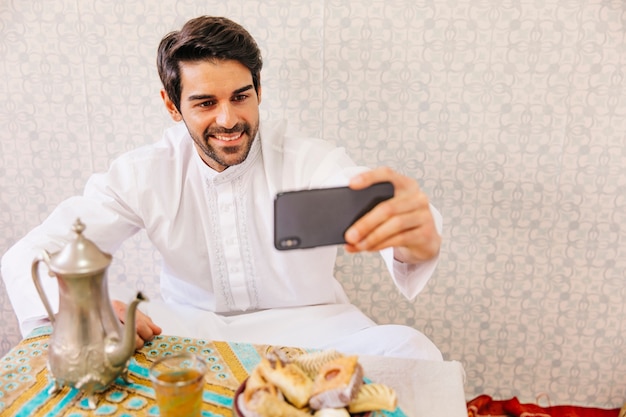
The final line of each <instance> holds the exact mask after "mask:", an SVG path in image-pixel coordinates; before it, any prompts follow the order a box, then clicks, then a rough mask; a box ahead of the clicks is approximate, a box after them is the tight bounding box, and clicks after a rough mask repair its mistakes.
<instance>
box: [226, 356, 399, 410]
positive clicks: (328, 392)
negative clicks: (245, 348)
mask: <svg viewBox="0 0 626 417" xmlns="http://www.w3.org/2000/svg"><path fill="white" fill-rule="evenodd" d="M397 402H398V400H397V395H396V392H395V391H394V390H393V389H392V388H390V387H388V386H386V385H384V384H378V383H367V382H366V381H365V380H364V379H363V368H362V367H361V364H360V363H359V361H358V357H357V356H355V355H344V354H342V353H340V352H337V351H335V350H327V351H318V352H313V353H303V354H301V355H297V356H290V357H288V356H285V355H281V354H280V352H279V351H271V352H268V354H267V355H266V356H265V357H263V358H262V359H261V362H260V363H259V364H258V365H257V366H256V367H255V368H254V369H253V370H252V372H251V373H250V375H249V377H248V378H247V379H246V380H245V381H244V382H243V383H242V384H241V386H239V388H238V389H237V391H236V392H235V397H234V400H233V411H234V414H235V416H236V417H270V416H271V417H310V416H315V417H357V416H358V417H367V416H370V415H371V414H372V412H374V411H379V410H385V411H390V412H392V411H394V410H395V409H396V407H397Z"/></svg>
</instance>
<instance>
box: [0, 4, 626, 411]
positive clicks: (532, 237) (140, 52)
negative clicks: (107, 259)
mask: <svg viewBox="0 0 626 417" xmlns="http://www.w3.org/2000/svg"><path fill="white" fill-rule="evenodd" d="M199 14H214V15H226V16H228V17H231V18H233V19H235V20H237V21H239V22H241V23H242V24H243V25H244V26H246V27H247V28H248V29H249V30H250V31H251V32H252V33H253V35H254V36H255V37H256V38H257V39H258V41H259V44H260V46H261V48H262V50H263V53H264V56H265V62H266V66H265V68H264V70H263V74H262V82H263V86H264V91H263V103H262V115H263V117H265V118H272V119H274V118H286V119H288V120H289V121H290V122H291V125H292V127H293V128H294V129H297V130H300V131H302V132H304V133H306V134H309V135H314V136H321V137H324V138H327V139H329V140H333V141H337V142H338V143H340V144H341V145H343V146H345V147H346V148H347V149H348V151H349V153H350V154H351V155H353V156H354V158H355V159H356V160H357V161H358V162H361V163H364V164H367V165H370V166H377V165H390V166H393V167H395V168H396V169H398V170H400V171H402V172H404V173H406V174H408V175H411V176H414V177H415V178H418V179H419V181H420V183H421V185H422V187H423V188H424V189H425V190H426V191H427V192H428V194H429V195H430V197H431V199H432V202H433V203H435V204H436V205H437V206H438V208H439V209H440V210H441V212H442V213H443V215H444V218H445V225H444V228H445V230H444V245H443V250H442V255H441V263H440V265H439V268H438V270H437V272H436V275H435V277H434V279H433V280H432V281H431V282H430V283H429V285H428V287H427V288H426V289H425V291H424V292H423V293H422V294H421V295H420V296H419V297H418V298H417V299H416V300H415V301H414V302H408V301H406V300H404V299H402V297H401V296H400V295H399V294H398V293H397V292H396V290H395V289H394V287H393V285H392V284H391V282H390V279H389V277H388V276H387V275H386V273H385V272H384V267H383V265H382V264H381V262H380V260H379V259H378V257H377V256H368V255H356V256H348V255H345V254H343V255H341V257H340V259H339V262H338V264H337V274H338V276H339V277H340V279H341V280H342V282H343V283H344V284H345V286H346V288H347V290H348V291H349V293H350V295H351V297H352V299H353V300H354V301H355V303H356V304H358V305H359V306H360V307H361V308H363V309H364V310H365V311H366V312H367V313H369V314H370V315H371V316H372V317H374V318H375V319H376V320H377V321H379V322H381V323H388V322H400V323H407V324H409V325H412V326H415V327H417V328H419V329H421V330H422V331H424V332H425V333H426V334H427V335H429V336H430V337H431V338H432V339H433V340H434V341H435V342H436V343H437V345H438V346H440V348H441V349H442V351H443V352H444V354H445V357H446V359H451V360H459V361H461V362H462V363H463V365H464V367H465V370H466V372H467V382H466V395H467V397H468V399H469V398H473V397H474V396H476V395H478V394H482V393H487V394H489V395H492V396H494V397H497V398H508V397H510V396H519V397H520V399H521V400H523V401H534V400H535V398H536V396H537V395H539V394H541V393H547V394H548V395H549V398H550V400H551V402H552V403H553V404H564V403H573V404H582V405H595V406H604V407H614V406H621V405H622V404H623V403H624V401H625V400H626V302H625V300H626V39H625V33H626V2H624V1H623V0H544V1H536V0H508V1H502V0H480V1H477V0H447V1H443V0H323V1H308V0H307V1H299V2H294V1H291V0H233V1H229V2H224V1H218V0H205V1H202V2H200V1H195V0H181V1H174V0H164V1H158V2H153V1H148V0H94V1H91V2H83V1H80V2H78V1H75V0H32V1H11V0H0V57H1V60H0V187H1V192H0V252H4V251H5V250H6V249H7V248H8V247H9V246H10V245H11V244H13V242H15V241H16V240H17V239H18V238H20V237H21V236H23V235H24V234H25V233H26V232H27V231H28V230H30V229H31V228H32V227H34V226H35V225H36V224H37V223H39V222H40V221H41V220H42V219H43V218H44V217H45V216H46V215H47V214H48V213H49V212H50V211H51V210H52V208H53V207H54V206H56V204H57V203H58V202H59V201H60V200H61V199H64V198H66V197H68V196H71V195H73V194H76V193H79V192H80V191H81V189H82V187H83V185H84V183H85V180H86V179H87V177H88V175H89V174H90V173H91V172H93V171H101V170H104V169H106V167H107V166H108V164H109V163H110V161H111V160H112V159H113V158H114V157H116V156H117V155H119V154H120V153H121V152H124V151H125V150H128V149H131V148H134V147H136V146H138V145H141V144H145V143H149V142H153V141H155V140H156V139H157V138H159V137H160V135H161V132H162V130H163V128H164V127H166V126H168V125H169V123H170V122H169V118H168V116H167V114H166V112H165V111H164V109H163V108H162V107H163V106H162V104H161V102H160V98H159V88H160V84H159V81H158V78H157V75H156V69H155V64H154V62H155V50H156V46H157V44H158V41H159V40H160V38H161V37H162V36H163V35H164V34H165V33H167V32H168V31H170V30H173V29H176V28H178V27H179V26H180V25H181V24H182V23H183V22H184V21H185V20H186V19H188V18H190V17H193V16H196V15H199ZM68 227H69V226H68ZM114 256H115V263H114V266H113V267H112V268H111V279H114V280H117V281H119V282H125V283H128V285H129V286H133V287H138V288H140V289H142V290H145V291H147V292H148V293H149V294H150V295H152V296H157V295H158V288H157V287H156V282H157V278H156V276H157V274H158V269H159V268H158V254H156V253H154V251H153V250H152V248H151V247H150V244H149V243H148V242H147V241H146V239H145V238H144V237H143V236H142V235H139V236H137V237H136V238H134V239H132V240H130V241H128V242H127V243H126V244H125V245H124V247H123V248H122V250H120V251H119V252H117V253H115V254H114ZM24 279H30V277H24ZM0 323H1V328H2V331H1V333H0V353H2V352H6V351H7V350H8V348H9V347H10V346H12V345H13V344H15V343H16V342H17V341H18V340H19V338H20V336H19V331H18V328H17V324H16V321H15V318H14V316H13V313H12V308H11V305H10V303H9V301H8V298H7V297H6V294H5V293H4V289H3V290H2V292H0Z"/></svg>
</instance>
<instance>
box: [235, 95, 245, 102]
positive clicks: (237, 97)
mask: <svg viewBox="0 0 626 417" xmlns="http://www.w3.org/2000/svg"><path fill="white" fill-rule="evenodd" d="M247 98H248V96H247V95H246V94H239V95H236V96H235V97H234V98H233V100H234V101H244V100H245V99H247Z"/></svg>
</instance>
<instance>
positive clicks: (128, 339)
mask: <svg viewBox="0 0 626 417" xmlns="http://www.w3.org/2000/svg"><path fill="white" fill-rule="evenodd" d="M72 230H73V231H74V233H75V235H76V236H75V238H74V240H73V241H71V242H69V243H68V244H67V245H66V246H65V247H64V248H62V249H61V250H60V251H58V252H55V253H53V254H49V253H48V252H47V251H45V250H44V251H43V253H42V254H41V255H40V256H39V257H38V258H36V259H35V260H34V261H33V264H32V269H31V272H32V277H33V281H34V283H35V287H36V288H37V291H38V293H39V296H40V297H41V300H42V302H43V304H44V306H45V308H46V310H47V312H48V316H49V317H50V322H51V323H52V334H51V336H50V342H49V347H48V370H49V371H50V374H51V376H52V382H53V386H52V387H51V389H50V392H49V393H50V394H54V393H56V392H58V391H60V390H61V389H62V388H63V386H69V387H72V388H76V389H78V390H80V391H82V392H83V393H84V394H85V395H86V397H87V401H88V406H89V407H90V408H92V409H93V408H95V393H96V392H99V391H103V390H105V389H106V388H107V387H108V386H109V384H111V382H113V381H114V380H115V379H116V378H117V377H118V376H121V377H122V378H123V379H124V380H126V381H127V382H128V375H127V374H128V363H129V360H130V358H131V356H132V355H133V352H134V351H135V332H136V328H135V313H136V310H137V305H138V304H139V303H140V302H141V301H143V300H145V298H144V297H143V295H142V294H141V292H139V293H137V297H136V298H135V299H134V300H133V301H132V302H131V303H130V305H129V307H128V310H127V312H126V318H125V321H124V323H126V324H125V326H124V330H123V332H122V325H121V323H120V321H119V320H118V318H117V317H116V315H115V313H114V311H113V306H112V304H111V301H110V299H109V293H108V286H107V277H106V270H107V268H108V266H109V264H110V263H111V259H112V256H111V255H110V254H108V253H104V252H101V251H100V249H98V247H97V246H96V245H95V244H94V243H93V242H92V241H90V240H89V239H86V238H85V237H84V236H83V231H84V230H85V225H84V224H83V223H82V222H81V221H80V219H77V220H76V222H75V223H74V226H73V228H72ZM41 262H44V263H45V264H46V265H47V267H48V275H50V276H51V277H55V278H56V279H57V280H58V284H59V312H58V313H57V314H56V315H55V314H54V312H53V311H52V308H51V306H50V302H49V301H48V298H47V297H46V294H45V292H44V291H43V287H42V285H41V279H40V277H39V264H40V263H41Z"/></svg>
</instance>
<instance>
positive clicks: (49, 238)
mask: <svg viewBox="0 0 626 417" xmlns="http://www.w3.org/2000/svg"><path fill="white" fill-rule="evenodd" d="M124 174H125V175H124ZM120 176H124V177H127V176H128V172H117V173H113V175H108V174H97V175H94V176H92V177H91V179H90V180H89V182H88V184H87V186H86V187H85V195H83V196H77V197H72V198H69V199H67V200H65V201H63V202H62V203H61V204H60V205H59V206H58V207H57V208H56V209H55V210H54V211H53V212H52V213H51V214H50V216H49V217H48V218H47V219H46V220H44V222H43V223H42V224H41V225H40V226H37V227H36V228H34V229H33V230H32V231H30V232H29V233H28V234H27V235H26V236H24V237H23V238H22V239H20V240H19V241H18V242H16V243H15V244H14V245H13V246H12V247H11V248H10V249H9V250H8V251H7V252H6V253H5V254H4V255H3V257H2V261H1V265H0V266H1V273H2V279H3V280H4V284H5V286H6V290H7V294H8V296H9V299H10V301H11V304H12V306H13V309H14V311H15V314H16V316H17V319H18V321H19V324H20V330H21V332H22V334H23V335H24V336H26V335H27V334H28V333H29V332H30V331H31V330H32V329H33V328H34V327H36V326H40V325H42V324H44V323H45V321H46V319H47V318H48V313H47V311H46V309H45V308H44V305H43V302H42V300H41V299H40V297H39V294H38V293H37V290H36V287H35V285H34V282H33V279H32V274H31V268H32V265H33V262H34V260H35V259H36V258H38V257H40V256H41V254H42V253H43V251H44V250H45V251H47V252H48V253H50V254H53V253H55V252H57V251H58V250H60V249H61V248H63V247H64V246H65V245H66V244H67V243H68V242H69V241H70V240H71V239H72V238H73V236H74V234H73V232H72V225H73V224H74V222H75V221H76V219H77V218H80V219H81V221H82V222H83V223H84V224H85V233H84V234H85V237H86V238H87V239H89V240H92V241H93V242H94V243H95V244H96V245H97V246H98V247H99V248H100V250H102V251H104V252H109V253H112V252H113V251H115V250H116V249H117V248H118V247H119V245H120V244H121V243H122V242H123V241H124V240H125V239H126V238H128V237H130V236H131V235H133V234H134V233H136V232H137V231H138V230H139V223H138V219H137V218H136V217H135V216H134V215H133V211H132V210H130V209H129V207H128V206H127V205H124V204H121V203H120V199H118V198H115V196H114V195H113V192H112V191H111V190H112V189H119V188H116V187H117V185H119V184H116V182H118V183H119V180H118V179H116V178H119V177H120ZM124 181H127V180H124ZM39 277H40V282H41V284H42V287H43V289H44V291H45V293H46V295H47V298H48V300H49V302H50V305H51V307H52V310H53V312H56V311H58V303H59V300H58V286H57V280H56V278H53V277H50V276H49V275H48V269H47V267H46V265H45V264H44V263H43V262H40V264H39Z"/></svg>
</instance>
